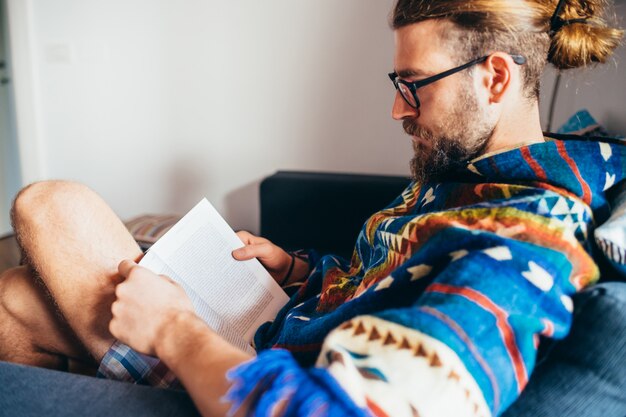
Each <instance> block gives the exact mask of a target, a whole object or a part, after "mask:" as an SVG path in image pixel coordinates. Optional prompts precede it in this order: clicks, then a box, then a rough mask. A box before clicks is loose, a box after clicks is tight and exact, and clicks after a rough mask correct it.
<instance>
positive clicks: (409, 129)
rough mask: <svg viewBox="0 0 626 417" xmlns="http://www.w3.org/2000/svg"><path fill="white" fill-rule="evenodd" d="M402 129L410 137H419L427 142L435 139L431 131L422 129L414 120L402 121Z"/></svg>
mask: <svg viewBox="0 0 626 417" xmlns="http://www.w3.org/2000/svg"><path fill="white" fill-rule="evenodd" d="M402 128H403V129H404V131H405V132H406V133H407V135H409V136H417V137H420V138H422V139H426V140H428V139H432V137H433V134H432V132H431V131H430V130H428V129H425V128H423V127H421V126H420V125H418V124H417V123H416V122H415V121H414V120H412V119H404V120H403V121H402Z"/></svg>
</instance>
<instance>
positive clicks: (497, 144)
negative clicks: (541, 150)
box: [486, 101, 544, 153]
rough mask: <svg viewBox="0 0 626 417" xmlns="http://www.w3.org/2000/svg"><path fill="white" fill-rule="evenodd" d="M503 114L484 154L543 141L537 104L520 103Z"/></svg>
mask: <svg viewBox="0 0 626 417" xmlns="http://www.w3.org/2000/svg"><path fill="white" fill-rule="evenodd" d="M515 107H516V108H515V109H513V110H514V111H509V112H504V113H503V114H502V116H501V117H500V119H499V120H498V123H497V124H496V127H495V129H494V131H493V134H492V136H491V140H490V143H489V146H488V148H487V149H486V153H490V152H495V151H500V150H503V149H510V148H515V147H518V146H521V145H527V144H530V143H539V142H543V141H544V137H543V131H542V130H541V123H540V121H539V103H538V102H537V101H535V102H534V103H533V104H530V105H529V104H527V103H520V104H519V105H518V106H515Z"/></svg>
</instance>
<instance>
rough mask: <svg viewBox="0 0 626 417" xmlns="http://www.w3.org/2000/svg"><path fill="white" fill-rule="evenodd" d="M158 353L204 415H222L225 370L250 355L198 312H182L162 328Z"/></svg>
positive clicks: (228, 384)
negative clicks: (209, 324)
mask: <svg viewBox="0 0 626 417" xmlns="http://www.w3.org/2000/svg"><path fill="white" fill-rule="evenodd" d="M155 349H156V354H157V356H158V357H159V358H160V359H161V360H163V362H165V364H166V365H167V366H168V367H169V368H170V369H171V370H172V371H173V372H174V373H175V374H176V376H178V378H179V379H180V381H181V382H182V383H183V385H184V386H185V388H186V389H187V391H188V392H189V394H190V395H191V397H192V399H193V401H194V403H195V404H196V406H197V407H198V410H199V411H200V412H201V413H202V415H203V416H223V415H226V413H227V411H228V410H229V407H230V404H227V403H223V402H220V399H221V398H222V397H223V396H224V395H225V394H226V392H227V391H228V389H229V388H230V383H229V382H228V380H227V378H226V373H227V372H228V371H229V370H230V369H231V368H233V367H235V366H237V365H239V364H241V363H242V362H245V361H247V360H249V359H251V356H250V355H249V354H247V353H245V352H243V351H241V350H239V349H237V348H235V347H234V346H232V345H231V344H229V343H228V342H226V341H225V340H223V339H222V338H221V337H219V336H217V335H216V334H215V333H214V332H213V331H212V330H211V329H210V328H208V327H207V326H206V324H205V323H204V322H203V321H202V320H201V319H200V318H199V317H198V316H196V315H195V314H192V313H179V314H177V315H176V316H174V317H172V319H171V320H170V321H168V323H167V324H166V325H165V326H164V327H163V329H162V330H161V332H160V334H159V337H158V342H157V344H156V346H155Z"/></svg>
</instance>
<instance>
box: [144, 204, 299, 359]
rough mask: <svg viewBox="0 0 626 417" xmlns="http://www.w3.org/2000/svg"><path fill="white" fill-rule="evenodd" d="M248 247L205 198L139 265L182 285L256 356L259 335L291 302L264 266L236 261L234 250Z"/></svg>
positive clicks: (215, 324) (203, 313) (208, 318)
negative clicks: (233, 254)
mask: <svg viewBox="0 0 626 417" xmlns="http://www.w3.org/2000/svg"><path fill="white" fill-rule="evenodd" d="M242 246H243V242H241V240H240V239H239V238H238V237H237V235H236V234H235V232H233V230H232V229H231V228H230V226H228V224H227V223H226V221H225V220H224V219H223V218H222V217H221V216H220V215H219V213H218V212H217V210H215V208H213V206H212V205H211V204H210V203H209V202H208V201H207V200H206V199H203V200H202V201H200V203H198V204H197V205H196V206H195V207H194V208H193V209H192V210H191V211H190V212H189V213H187V214H186V215H185V217H183V218H182V219H181V220H180V221H179V222H178V223H176V224H175V225H174V226H173V227H172V228H171V229H170V230H169V231H168V232H167V233H166V234H165V235H164V236H162V237H161V238H160V239H159V240H158V241H157V242H156V243H155V244H154V245H153V246H152V247H151V248H150V250H148V252H147V253H146V255H145V256H144V257H143V259H142V260H141V262H139V264H140V265H141V266H144V267H146V268H148V269H150V270H152V271H153V272H155V273H157V274H163V275H167V276H168V277H170V278H172V279H173V280H174V281H176V282H178V283H179V284H180V285H181V286H182V287H183V288H184V289H185V292H186V293H187V295H188V296H189V298H191V301H192V303H193V305H194V308H195V310H196V314H198V315H199V316H200V317H201V318H202V319H203V320H204V321H205V322H206V323H207V324H208V325H209V326H210V327H211V328H212V329H213V330H215V331H216V332H217V333H219V334H220V335H221V336H222V337H223V338H224V339H226V340H227V341H229V342H230V343H231V344H233V345H235V346H237V347H239V348H241V349H244V350H246V351H247V352H250V353H252V354H254V349H253V348H252V347H251V342H252V338H253V337H254V333H255V332H256V330H257V329H258V327H259V326H260V325H261V324H263V323H265V322H266V321H269V320H273V319H274V318H275V317H276V314H277V313H278V311H279V310H280V309H281V308H282V307H283V306H284V305H285V304H286V303H287V301H288V300H289V298H288V297H287V294H285V292H284V291H283V290H282V289H281V288H280V287H279V286H278V284H276V282H275V281H274V279H273V278H272V277H271V276H270V274H269V273H268V272H267V271H266V270H265V269H264V268H263V266H262V265H261V263H260V262H259V261H257V260H256V259H252V260H249V261H237V260H235V259H234V258H233V257H232V254H231V253H232V251H233V250H234V249H236V248H240V247H242Z"/></svg>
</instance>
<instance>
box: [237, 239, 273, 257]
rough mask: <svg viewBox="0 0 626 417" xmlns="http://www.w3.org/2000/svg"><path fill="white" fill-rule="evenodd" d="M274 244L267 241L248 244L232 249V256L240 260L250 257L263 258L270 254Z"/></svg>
mask: <svg viewBox="0 0 626 417" xmlns="http://www.w3.org/2000/svg"><path fill="white" fill-rule="evenodd" d="M274 248H275V247H274V245H273V244H271V243H269V242H267V241H266V242H263V243H258V244H255V245H249V246H246V247H243V248H240V249H237V250H234V251H233V257H234V258H235V259H238V260H240V261H244V260H248V259H252V258H264V257H269V256H271V255H272V252H273V251H274Z"/></svg>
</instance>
